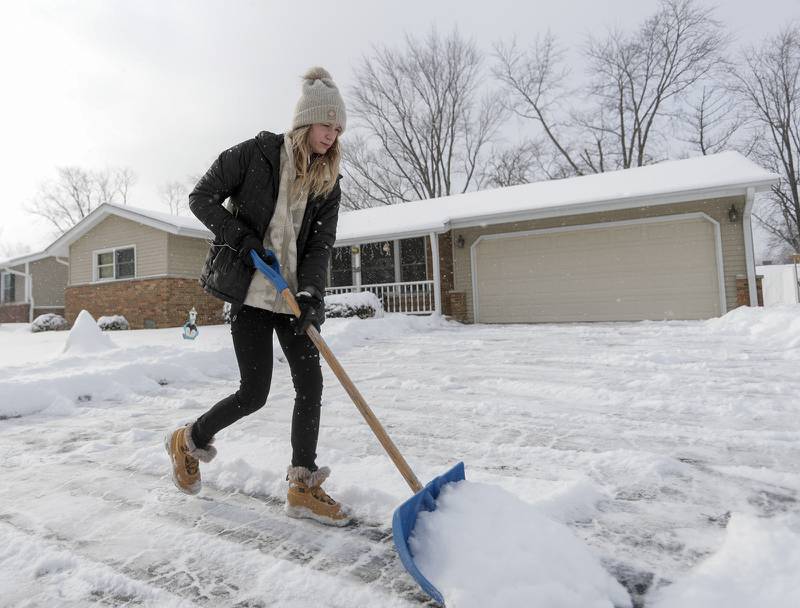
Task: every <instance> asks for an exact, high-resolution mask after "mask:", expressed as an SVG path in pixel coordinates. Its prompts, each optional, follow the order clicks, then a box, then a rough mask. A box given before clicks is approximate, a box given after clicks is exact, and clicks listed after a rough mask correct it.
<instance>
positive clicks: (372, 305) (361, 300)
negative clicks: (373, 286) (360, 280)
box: [325, 291, 383, 319]
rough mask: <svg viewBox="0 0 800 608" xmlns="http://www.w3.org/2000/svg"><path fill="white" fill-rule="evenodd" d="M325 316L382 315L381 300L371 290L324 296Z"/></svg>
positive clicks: (362, 317)
mask: <svg viewBox="0 0 800 608" xmlns="http://www.w3.org/2000/svg"><path fill="white" fill-rule="evenodd" d="M325 316H326V317H328V318H331V319H335V318H342V317H344V318H347V317H358V318H359V319H368V318H370V317H382V316H383V306H381V301H380V300H379V299H378V296H376V295H375V294H374V293H372V292H371V291H362V292H361V293H340V294H336V295H332V296H325Z"/></svg>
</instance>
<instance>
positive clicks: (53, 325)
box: [31, 312, 69, 332]
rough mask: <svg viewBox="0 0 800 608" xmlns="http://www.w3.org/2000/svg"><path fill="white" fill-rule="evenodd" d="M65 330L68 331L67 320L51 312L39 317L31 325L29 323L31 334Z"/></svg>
mask: <svg viewBox="0 0 800 608" xmlns="http://www.w3.org/2000/svg"><path fill="white" fill-rule="evenodd" d="M65 329H69V325H68V324H67V320H66V319H65V318H64V317H62V316H61V315H57V314H55V313H52V312H48V313H46V314H43V315H39V316H38V317H36V318H35V319H34V320H33V323H31V331H33V332H38V331H64V330H65Z"/></svg>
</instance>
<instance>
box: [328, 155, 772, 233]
mask: <svg viewBox="0 0 800 608" xmlns="http://www.w3.org/2000/svg"><path fill="white" fill-rule="evenodd" d="M778 178H779V177H778V175H776V174H774V173H771V172H769V171H767V170H765V169H763V168H762V167H760V166H759V165H757V164H755V163H753V162H752V161H750V160H748V159H747V158H745V157H744V156H742V155H741V154H739V153H738V152H721V153H719V154H712V155H708V156H701V157H697V158H689V159H685V160H675V161H665V162H661V163H657V164H654V165H647V166H645V167H637V168H634V169H623V170H620V171H609V172H606V173H598V174H593V175H586V176H581V177H571V178H566V179H559V180H549V181H543V182H536V183H533V184H523V185H519V186H510V187H506V188H498V189H495V190H481V191H478V192H467V193H464V194H457V195H453V196H447V197H442V198H437V199H429V200H423V201H414V202H411V203H404V204H401V205H392V206H388V207H374V208H371V209H363V210H359V211H352V212H349V213H343V214H342V215H341V216H340V218H339V228H338V231H337V239H336V243H337V245H350V244H356V243H359V242H367V241H370V240H373V241H375V240H382V239H389V238H398V237H405V236H420V235H423V234H429V233H431V232H446V231H447V230H449V229H451V228H458V227H467V226H479V225H488V224H497V223H504V222H511V221H521V220H527V219H537V218H544V217H557V216H562V215H573V214H580V213H590V212H594V211H608V210H612V209H628V208H633V207H641V206H652V205H662V204H669V203H676V202H681V201H691V200H698V199H702V198H712V197H720V196H729V195H736V194H744V193H745V192H746V190H747V189H748V188H754V189H755V190H756V191H761V190H765V189H767V188H769V187H770V186H771V185H772V184H774V183H776V182H777V181H778Z"/></svg>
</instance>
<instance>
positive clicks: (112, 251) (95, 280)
mask: <svg viewBox="0 0 800 608" xmlns="http://www.w3.org/2000/svg"><path fill="white" fill-rule="evenodd" d="M126 249H132V250H133V275H132V276H129V277H118V276H117V251H123V250H126ZM103 253H110V254H111V256H112V258H113V263H112V265H111V267H112V268H113V269H114V276H113V277H105V278H101V277H100V276H99V268H100V267H101V266H102V267H106V266H107V264H102V265H99V264H98V263H97V258H98V257H99V256H100V255H101V254H103ZM136 259H137V256H136V245H135V244H131V245H121V246H119V247H106V248H104V249H94V250H93V251H92V283H108V282H109V281H129V280H131V279H135V278H136V269H137V268H136V266H137V264H136Z"/></svg>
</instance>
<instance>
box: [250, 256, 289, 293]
mask: <svg viewBox="0 0 800 608" xmlns="http://www.w3.org/2000/svg"><path fill="white" fill-rule="evenodd" d="M267 253H272V252H271V251H268V252H267ZM272 257H273V258H274V259H275V261H274V262H273V263H272V264H267V263H266V262H265V261H264V259H263V258H262V257H261V256H260V255H258V254H257V253H256V252H255V251H253V250H252V249H251V250H250V259H252V260H253V264H254V265H255V267H256V268H258V269H259V270H260V271H261V272H262V273H263V274H264V276H265V277H267V278H268V279H269V280H270V281H271V282H272V284H273V285H275V289H277V290H278V291H279V292H281V291H283V290H284V289H289V285H287V283H286V281H285V280H284V279H283V276H282V275H281V265H280V263H279V262H278V258H277V256H276V255H275V254H274V253H272Z"/></svg>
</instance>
